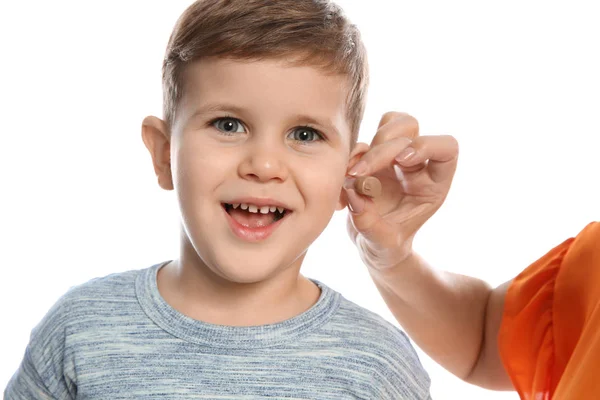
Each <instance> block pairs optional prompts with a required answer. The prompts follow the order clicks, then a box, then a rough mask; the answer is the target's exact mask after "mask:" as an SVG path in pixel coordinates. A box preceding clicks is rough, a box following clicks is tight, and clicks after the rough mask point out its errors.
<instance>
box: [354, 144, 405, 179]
mask: <svg viewBox="0 0 600 400" xmlns="http://www.w3.org/2000/svg"><path fill="white" fill-rule="evenodd" d="M411 145H412V140H411V139H409V138H406V137H397V138H395V139H390V140H388V141H386V142H384V143H381V144H379V145H377V146H374V147H371V148H370V149H369V150H368V151H367V152H366V153H364V154H363V155H362V157H361V158H360V161H359V162H358V163H356V164H355V165H354V166H353V167H352V168H351V169H350V170H349V171H348V174H349V175H352V176H364V175H371V174H374V173H375V172H377V171H379V170H382V169H384V168H389V167H391V166H392V165H393V164H394V162H395V160H394V158H395V157H396V156H397V155H398V154H399V153H401V152H402V151H403V150H404V149H406V148H407V147H409V146H411Z"/></svg>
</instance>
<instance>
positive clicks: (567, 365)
mask: <svg viewBox="0 0 600 400" xmlns="http://www.w3.org/2000/svg"><path fill="white" fill-rule="evenodd" d="M598 304H600V224H599V223H591V224H589V225H588V226H587V227H586V228H585V229H584V230H583V231H582V232H581V233H580V234H579V235H578V236H577V237H576V238H571V239H568V240H566V241H564V242H563V243H561V244H560V245H559V246H557V247H555V248H554V249H552V250H551V251H550V252H549V253H548V254H546V255H545V256H544V257H542V258H540V259H539V260H538V261H536V262H535V263H533V264H532V265H531V266H529V267H528V268H527V269H525V270H524V271H523V272H522V273H521V274H520V275H519V276H517V277H516V278H515V279H514V281H513V283H512V284H511V285H510V287H509V288H508V291H507V293H506V298H505V304H504V314H503V319H502V324H501V327H500V332H499V336H498V347H499V351H500V357H501V359H502V362H503V363H504V366H505V368H506V370H507V372H508V374H509V376H510V378H511V380H512V382H513V385H514V386H515V388H516V390H517V391H518V392H519V394H520V396H521V399H524V400H525V399H527V400H550V399H560V400H567V399H569V400H570V399H600V378H597V376H598V373H599V372H598V371H600V310H599V307H597V306H598Z"/></svg>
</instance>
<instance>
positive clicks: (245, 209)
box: [221, 203, 291, 229]
mask: <svg viewBox="0 0 600 400" xmlns="http://www.w3.org/2000/svg"><path fill="white" fill-rule="evenodd" d="M221 205H222V206H223V208H224V209H225V211H226V212H227V214H229V215H230V216H231V218H232V219H234V220H235V221H236V222H237V223H238V224H240V225H242V226H245V227H247V228H251V229H253V228H254V229H256V228H262V227H265V226H268V225H271V224H272V223H274V222H277V221H279V220H280V219H282V218H284V217H285V216H286V215H288V214H290V213H291V211H290V210H287V209H285V208H283V207H276V206H262V207H259V206H256V205H254V204H245V203H242V204H229V203H221Z"/></svg>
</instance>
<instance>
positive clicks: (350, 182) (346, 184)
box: [344, 177, 356, 189]
mask: <svg viewBox="0 0 600 400" xmlns="http://www.w3.org/2000/svg"><path fill="white" fill-rule="evenodd" d="M354 181H356V178H348V177H346V179H345V180H344V189H352V188H354Z"/></svg>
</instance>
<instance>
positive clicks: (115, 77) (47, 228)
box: [0, 0, 600, 400]
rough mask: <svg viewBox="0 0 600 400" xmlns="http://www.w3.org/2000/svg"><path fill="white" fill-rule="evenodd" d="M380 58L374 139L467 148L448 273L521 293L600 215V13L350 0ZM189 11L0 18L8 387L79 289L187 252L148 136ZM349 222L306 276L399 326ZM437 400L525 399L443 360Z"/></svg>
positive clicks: (451, 200)
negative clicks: (67, 297)
mask: <svg viewBox="0 0 600 400" xmlns="http://www.w3.org/2000/svg"><path fill="white" fill-rule="evenodd" d="M340 3H341V4H342V6H344V7H345V8H346V10H347V12H348V14H349V16H350V17H351V18H352V19H353V20H354V21H355V22H356V23H357V24H358V25H359V26H360V28H361V30H362V32H363V36H364V39H365V42H366V44H367V47H368V49H369V54H370V62H371V70H372V87H371V91H370V97H369V103H368V109H367V115H366V118H365V120H364V124H363V129H362V132H361V138H360V139H361V140H363V141H369V140H370V139H371V137H372V136H373V134H374V132H375V128H376V126H377V123H378V121H379V118H380V116H381V114H382V113H384V112H385V111H388V110H398V111H406V112H409V113H411V114H413V115H414V116H416V117H417V118H418V119H419V121H420V124H421V127H422V133H423V134H440V133H443V134H452V135H455V136H456V137H457V138H458V140H459V142H460V145H461V157H460V162H459V169H458V171H457V175H456V178H455V183H454V185H453V188H452V190H451V193H450V196H449V197H448V200H447V202H446V204H445V205H444V206H443V207H442V209H441V210H440V211H439V213H438V214H437V215H436V216H435V217H434V218H433V219H432V220H431V221H430V222H429V223H428V224H427V225H426V226H425V228H424V229H423V230H422V233H421V234H420V236H419V237H418V240H417V243H416V246H417V248H418V250H419V251H420V252H421V253H422V254H423V255H424V256H425V257H426V258H427V259H428V260H429V261H430V262H431V263H432V264H434V265H435V266H437V267H439V268H444V269H449V270H452V271H456V272H460V273H464V274H468V275H473V276H477V277H480V278H482V279H485V280H487V281H488V282H490V283H491V284H493V285H498V284H500V283H501V282H504V281H506V280H508V279H510V278H512V277H513V276H514V275H516V274H517V273H518V272H519V271H520V270H522V269H523V268H525V267H526V266H527V265H528V264H529V263H531V262H532V261H534V260H535V259H537V258H538V257H539V256H541V255H543V254H544V253H545V252H546V251H548V250H549V249H550V248H551V247H553V246H555V245H557V244H559V243H560V242H562V241H563V240H564V239H566V238H567V237H569V236H572V235H575V234H577V233H578V232H579V231H580V230H581V229H582V228H583V227H584V226H585V225H586V224H587V223H588V222H589V221H592V220H594V219H598V214H599V212H598V210H599V207H598V204H600V193H599V192H600V190H599V189H598V182H597V176H598V171H599V170H600V169H599V167H600V165H599V164H600V161H598V158H597V155H598V153H599V152H598V148H597V145H598V135H600V119H599V118H598V115H599V113H598V110H600V77H599V71H600V60H599V59H598V54H599V53H598V49H599V48H600V44H599V43H598V42H599V41H600V24H598V20H599V19H600V18H599V17H600V16H599V14H598V12H596V11H594V7H593V5H592V4H593V2H591V1H590V2H589V3H584V2H581V1H571V2H541V1H540V2H533V1H503V2H481V1H471V2H466V1H454V2H444V1H435V2H434V1H419V2H406V1H404V2H402V1H391V0H389V1H373V0H370V1H366V0H363V1H358V0H354V1H352V0H346V1H340ZM188 4H190V0H178V1H173V0H169V1H166V0H165V1H132V0H129V1H122V0H120V1H116V0H112V1H102V2H97V1H96V2H91V1H70V2H69V1H64V0H62V1H52V2H47V1H27V2H25V1H18V2H17V1H13V2H4V1H3V2H2V4H1V5H0V41H1V43H0V44H1V46H0V51H1V57H2V58H1V63H0V69H1V73H0V79H1V82H0V83H1V86H0V101H1V106H0V113H1V117H2V118H1V123H2V124H1V133H0V138H1V140H0V152H1V155H2V156H1V157H0V174H1V189H0V190H1V196H0V202H1V207H0V239H1V241H0V257H1V259H2V270H1V271H2V275H1V278H0V313H1V314H0V317H1V318H0V324H1V327H0V335H1V340H0V388H1V389H2V390H3V388H4V387H5V386H6V383H7V382H8V379H9V378H10V376H11V375H12V374H13V372H14V371H15V370H16V368H17V367H18V364H19V362H20V360H21V357H22V355H23V351H24V349H25V346H26V344H27V342H28V336H29V333H30V330H31V329H32V328H33V326H34V325H35V324H36V323H37V322H38V321H39V320H40V318H41V317H42V316H43V315H44V314H45V312H46V311H47V310H48V308H49V307H50V306H51V305H52V304H53V303H54V302H55V301H56V300H57V298H58V297H59V296H60V295H61V294H63V293H64V292H65V291H66V290H67V289H68V288H69V287H70V286H73V285H75V284H79V283H83V282H85V281H87V280H89V279H91V278H92V277H96V276H103V275H107V274H109V273H112V272H119V271H124V270H129V269H138V268H145V267H148V266H150V265H151V264H154V263H156V262H159V261H162V260H166V259H170V258H173V257H175V256H176V253H177V238H178V237H177V228H178V213H177V209H176V204H175V202H174V197H173V194H172V193H171V192H164V191H161V190H160V189H159V187H158V185H157V184H156V183H155V177H154V174H153V170H152V166H151V162H150V157H149V155H148V154H147V152H146V150H145V148H144V146H143V144H142V141H141V138H140V124H141V121H142V118H143V117H144V116H145V115H147V114H155V115H161V101H162V98H161V83H160V68H161V60H162V57H163V53H164V50H165V46H166V43H167V40H168V37H169V34H170V31H171V28H172V26H173V24H174V23H175V20H176V19H177V17H178V16H179V14H180V13H181V12H182V11H183V10H184V9H185V7H186V6H187V5H188ZM344 218H345V212H342V213H339V214H338V215H336V216H335V217H334V219H333V220H332V223H331V225H330V226H329V227H328V228H327V230H326V231H325V232H324V233H323V235H322V236H321V237H320V238H319V239H318V240H317V242H316V243H315V244H314V246H313V248H312V250H311V252H310V253H309V256H308V257H307V259H306V263H305V266H304V267H303V273H304V274H305V275H307V276H311V277H314V278H317V279H319V280H322V281H323V282H325V283H327V284H328V285H330V286H331V287H333V288H334V289H336V290H338V291H340V292H341V293H342V294H343V295H344V296H345V297H347V298H348V299H350V300H352V301H354V302H356V303H358V304H360V305H362V306H364V307H366V308H368V309H370V310H373V311H375V312H377V313H379V314H381V315H382V316H384V317H385V318H386V319H388V320H390V321H392V322H394V323H395V321H394V319H393V317H392V315H391V314H390V313H389V311H388V310H387V309H386V307H385V304H384V303H383V301H382V300H381V298H380V297H379V294H378V292H377V290H376V288H375V287H374V285H373V283H372V281H371V280H370V278H369V277H368V274H367V272H366V270H365V268H364V267H363V266H362V265H361V262H360V261H359V258H358V255H357V253H356V250H355V249H354V248H353V247H352V245H351V243H350V241H349V239H348V238H347V236H346V233H345V228H344ZM421 355H422V360H423V363H424V365H425V367H426V369H427V370H428V371H429V373H430V375H431V377H432V380H433V386H432V394H433V397H434V399H491V400H493V399H517V398H518V396H517V395H516V394H514V393H493V392H487V391H484V390H482V389H479V388H475V387H473V386H470V385H468V384H466V383H464V382H462V381H460V380H458V379H457V378H454V377H453V376H452V375H450V374H448V373H447V372H445V371H444V370H443V369H441V368H440V367H439V366H437V365H436V364H435V363H433V362H432V361H431V360H430V359H428V358H427V357H426V356H425V355H423V354H422V353H421Z"/></svg>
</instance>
